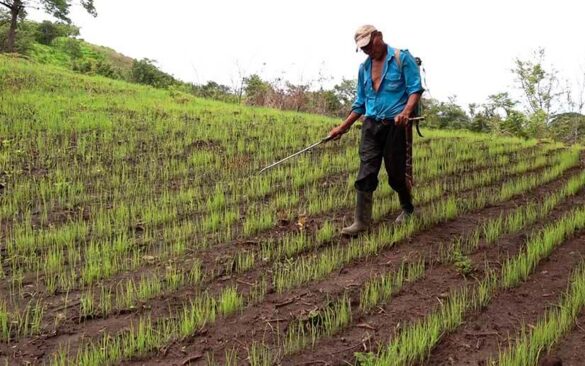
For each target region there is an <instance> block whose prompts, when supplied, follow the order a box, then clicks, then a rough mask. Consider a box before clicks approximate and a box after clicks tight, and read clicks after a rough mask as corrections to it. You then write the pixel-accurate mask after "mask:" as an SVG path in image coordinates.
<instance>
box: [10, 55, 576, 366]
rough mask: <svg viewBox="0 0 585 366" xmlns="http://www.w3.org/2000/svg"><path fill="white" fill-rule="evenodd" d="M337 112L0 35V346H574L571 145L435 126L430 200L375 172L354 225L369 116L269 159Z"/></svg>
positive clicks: (423, 150)
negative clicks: (346, 233)
mask: <svg viewBox="0 0 585 366" xmlns="http://www.w3.org/2000/svg"><path fill="white" fill-rule="evenodd" d="M43 52H44V53H43ZM84 52H88V53H89V52H92V51H87V50H86V51H84ZM43 55H44V56H43ZM37 56H38V57H39V58H42V57H45V58H46V59H47V60H51V62H49V63H51V64H54V63H55V62H53V61H52V60H57V61H58V62H62V63H65V62H66V61H67V60H66V59H65V58H63V57H62V56H60V55H59V54H55V53H52V51H50V50H46V49H45V50H42V49H40V50H38V53H37ZM58 62H57V63H58ZM338 122H339V121H337V120H334V119H329V118H325V117H321V116H316V115H309V114H299V113H286V112H282V111H275V110H269V109H262V108H250V107H243V106H240V105H233V104H223V103H220V102H214V101H209V100H204V99H199V98H195V97H193V96H191V95H188V94H184V93H180V92H177V91H172V90H171V91H169V90H162V89H155V88H150V87H145V86H139V85H136V84H129V83H125V82H122V81H117V80H112V79H108V78H104V77H100V76H87V75H81V74H78V73H73V72H69V71H67V70H65V69H64V68H62V67H58V66H53V65H46V64H40V63H37V62H33V61H30V60H25V59H22V58H18V57H7V56H3V55H0V229H1V231H0V263H1V266H0V288H1V291H2V294H4V295H3V296H2V298H1V299H0V363H3V362H2V361H4V363H7V364H19V363H21V364H25V363H32V364H48V365H70V364H71V365H73V364H75V365H103V364H118V363H121V362H123V361H124V363H125V364H126V363H127V364H152V365H160V364H191V363H193V364H194V363H197V362H199V363H204V362H206V363H207V364H211V365H214V364H228V365H235V364H243V363H249V364H252V365H268V364H275V363H276V364H281V363H282V364H291V365H298V364H306V363H308V362H311V361H314V360H323V362H324V363H330V364H342V363H344V362H350V363H354V362H356V361H357V360H359V361H360V362H362V363H364V364H386V365H387V364H397V365H407V364H413V363H416V362H421V361H423V360H429V359H430V361H433V362H435V363H443V362H450V361H448V360H452V359H455V360H457V361H456V362H459V361H461V362H462V363H471V362H472V361H473V363H476V361H478V362H479V361H481V362H488V361H489V360H495V359H500V360H502V363H505V362H507V363H506V364H514V363H513V359H514V357H522V356H523V355H526V354H528V353H529V352H532V353H530V356H529V357H531V358H530V360H531V361H530V362H528V363H536V361H534V360H537V359H538V357H540V356H541V353H540V352H541V351H542V350H544V349H546V350H548V349H552V348H551V347H552V345H553V344H554V342H561V345H562V338H561V337H562V335H563V334H567V333H568V334H570V332H571V324H573V323H574V320H575V319H577V318H578V317H579V316H580V311H581V310H582V309H583V305H584V304H585V296H583V293H584V292H583V290H582V289H583V288H585V286H584V284H585V276H584V275H583V274H584V273H585V271H584V270H583V268H585V267H583V266H584V263H583V261H582V259H581V258H583V255H585V248H583V245H582V240H584V231H583V230H584V228H585V210H584V208H585V191H584V189H583V188H584V187H585V173H583V168H584V167H583V163H582V161H581V159H582V158H583V154H582V152H581V150H580V149H579V148H570V149H569V148H566V147H565V146H563V145H562V144H558V143H542V142H539V141H535V140H522V139H516V138H495V137H493V136H490V135H480V134H472V133H468V132H458V131H455V132H449V131H435V130H427V129H424V130H423V131H424V133H425V138H422V139H421V138H418V137H417V138H416V140H415V146H416V147H415V157H414V178H415V181H416V187H415V191H414V196H415V202H416V205H417V216H416V217H415V218H414V219H413V220H411V221H408V222H407V223H405V224H400V225H397V224H393V223H392V221H393V219H394V217H395V216H396V215H397V213H398V212H399V203H398V200H397V197H396V196H395V194H394V193H393V192H392V191H391V189H390V188H389V187H388V185H387V184H386V175H385V173H382V174H381V175H380V186H379V188H378V190H377V191H376V193H375V205H374V223H373V225H372V228H371V230H370V232H369V233H368V234H367V235H364V236H362V237H359V238H355V239H348V238H343V237H341V236H340V234H339V231H340V229H341V227H342V226H343V225H344V224H348V223H349V222H350V221H351V219H352V216H353V206H354V189H353V180H354V179H355V175H356V173H357V169H358V164H359V159H358V154H357V149H358V141H359V133H360V130H359V126H356V128H354V129H352V131H350V132H349V133H348V134H347V135H345V136H344V137H343V138H342V139H341V140H340V141H335V142H331V143H328V144H325V145H322V146H319V147H318V148H317V149H315V150H314V151H313V152H311V153H307V154H305V155H303V156H300V157H298V158H296V159H294V160H291V161H288V162H286V163H285V164H282V165H281V166H279V167H278V168H275V169H272V170H269V171H267V172H265V174H257V172H258V170H259V169H260V168H262V167H263V166H265V165H267V164H269V163H271V162H273V161H275V160H278V159H280V158H282V157H284V156H286V155H288V154H290V153H292V152H295V151H297V150H299V149H301V148H303V147H305V146H307V145H309V144H311V143H313V142H315V141H318V140H319V139H320V138H322V137H324V136H325V135H326V134H327V133H328V131H329V130H330V128H331V127H332V126H334V125H335V124H337V123H338ZM563 248H565V249H563ZM549 257H551V258H552V260H546V259H547V258H549ZM547 273H552V275H550V276H547ZM569 284H572V285H571V287H568V285H569ZM565 290H566V291H565ZM543 298H546V299H547V302H545V301H543V300H542V299H543ZM548 301H550V302H552V303H553V304H559V305H558V306H557V307H553V308H554V309H557V308H558V309H560V310H558V312H554V311H551V310H549V307H547V304H548ZM565 309H568V310H565ZM555 311H556V310H555ZM561 312H562V313H561ZM492 314H496V315H497V314H499V315H498V316H499V317H496V316H493V315H492ZM506 314H513V315H515V318H514V319H513V320H510V318H507V317H506ZM482 316H483V318H482ZM474 319H479V320H478V321H477V322H474ZM486 319H487V320H486ZM490 324H495V327H496V328H487V327H488V326H490ZM526 324H529V325H530V328H528V327H527V326H526ZM534 324H537V325H536V326H535V327H534V326H533V325H534ZM527 329H530V331H527ZM532 329H534V331H535V332H537V331H538V332H544V333H546V330H547V329H556V330H557V331H556V332H555V333H554V334H552V333H551V332H548V333H547V337H542V336H540V334H541V333H535V335H534V334H532V333H531V332H532ZM494 332H495V334H496V335H500V337H493V341H489V342H485V343H481V344H482V346H481V347H479V348H478V347H471V348H465V349H462V347H457V346H450V345H452V344H455V345H458V344H460V342H458V340H459V339H462V338H466V337H469V336H470V334H471V336H473V335H476V339H474V340H473V345H475V344H480V343H479V342H480V341H479V339H483V338H482V337H485V334H490V335H491V334H494ZM500 333H501V334H500ZM508 337H512V339H513V342H510V341H509V338H508ZM531 337H533V338H534V339H536V340H537V341H538V342H536V343H535V342H531V341H530V339H532V338H531ZM490 339H491V338H490ZM516 340H517V343H516ZM476 342H477V343H476ZM482 342H483V341H482ZM530 344H536V345H537V346H538V347H537V348H535V349H530V350H529V351H524V349H525V347H529V346H527V345H530ZM356 345H357V346H356ZM356 352H360V353H359V354H356ZM579 352H583V351H582V350H579ZM518 355H519V356H518ZM527 357H528V356H527ZM518 359H521V358H518ZM462 360H463V361H462ZM522 360H525V359H522ZM533 361H534V362H533ZM518 362H519V363H516V364H522V362H524V361H518Z"/></svg>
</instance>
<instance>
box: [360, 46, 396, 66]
mask: <svg viewBox="0 0 585 366" xmlns="http://www.w3.org/2000/svg"><path fill="white" fill-rule="evenodd" d="M394 52H395V51H394V48H392V47H390V46H389V45H386V63H390V61H392V59H393V58H394ZM364 66H365V67H366V69H367V70H369V69H370V68H371V66H372V58H371V57H370V56H368V58H367V59H366V62H365V63H364Z"/></svg>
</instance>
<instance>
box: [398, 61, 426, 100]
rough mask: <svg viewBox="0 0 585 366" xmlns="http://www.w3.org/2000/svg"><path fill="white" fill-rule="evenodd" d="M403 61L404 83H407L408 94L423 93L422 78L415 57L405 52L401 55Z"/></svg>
mask: <svg viewBox="0 0 585 366" xmlns="http://www.w3.org/2000/svg"><path fill="white" fill-rule="evenodd" d="M401 58H402V59H401V61H402V65H404V66H403V72H404V81H405V83H406V93H407V94H408V95H412V94H415V93H422V92H423V91H424V89H423V87H422V82H421V78H420V71H419V69H418V65H417V64H416V61H415V60H414V57H412V55H411V54H410V52H408V51H403V52H402V54H401Z"/></svg>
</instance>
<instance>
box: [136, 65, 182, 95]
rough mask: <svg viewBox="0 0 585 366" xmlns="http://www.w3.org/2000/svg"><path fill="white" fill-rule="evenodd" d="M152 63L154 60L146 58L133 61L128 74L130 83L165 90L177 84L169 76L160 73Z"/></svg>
mask: <svg viewBox="0 0 585 366" xmlns="http://www.w3.org/2000/svg"><path fill="white" fill-rule="evenodd" d="M154 62H155V61H154V60H150V59H147V58H144V59H142V60H134V62H133V64H132V71H131V74H130V75H131V76H130V79H131V81H133V82H135V83H139V84H146V85H150V86H154V87H155V88H167V87H169V86H171V85H173V84H176V83H177V81H176V80H175V79H174V78H173V77H172V76H171V75H169V74H166V73H164V72H162V71H160V70H159V69H158V68H157V67H156V65H155V64H154Z"/></svg>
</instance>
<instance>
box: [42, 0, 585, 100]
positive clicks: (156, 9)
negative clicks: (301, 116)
mask: <svg viewBox="0 0 585 366" xmlns="http://www.w3.org/2000/svg"><path fill="white" fill-rule="evenodd" d="M95 6H96V8H97V11H98V17H97V18H93V17H91V16H89V15H87V14H86V13H84V12H83V11H81V10H80V8H79V7H77V8H74V10H73V11H72V20H73V22H74V23H75V24H76V25H78V26H80V27H81V38H83V39H85V40H86V41H88V42H91V43H95V44H99V45H103V46H108V47H111V48H113V49H115V50H117V51H119V52H121V53H123V54H125V55H128V56H130V57H133V58H144V57H146V58H150V59H154V60H156V61H157V62H158V66H159V67H160V68H161V69H162V70H164V71H165V72H168V73H170V74H173V75H174V76H175V77H177V78H179V79H181V80H184V81H189V82H195V83H205V82H206V81H208V80H213V81H217V82H219V83H222V84H226V85H228V86H235V85H236V80H238V79H239V75H240V73H242V72H243V73H246V74H250V73H259V74H260V75H261V76H262V77H263V78H264V79H269V80H271V79H274V78H276V77H279V76H280V77H283V78H284V79H286V80H290V81H292V82H301V81H303V82H307V81H315V82H314V83H313V85H314V86H319V82H318V81H317V80H318V79H319V75H320V74H322V75H324V76H326V77H329V78H332V80H331V81H330V82H328V83H325V84H324V86H325V87H330V86H331V85H333V84H332V83H335V82H338V81H340V80H341V78H342V77H345V78H356V76H357V69H358V66H359V64H360V62H362V61H363V59H364V57H365V56H364V54H363V53H361V52H360V53H357V54H356V53H355V46H354V41H353V34H354V31H355V29H356V28H357V27H358V26H360V25H362V24H373V25H375V26H376V27H378V29H380V30H381V31H382V32H383V33H384V38H385V40H386V42H387V43H389V44H390V45H392V46H395V47H400V48H408V49H409V50H410V51H411V53H412V54H414V55H415V56H419V57H421V58H422V59H423V65H424V66H425V68H426V75H427V76H426V77H427V81H428V87H429V89H430V91H431V95H432V96H433V97H434V98H438V99H440V100H446V99H447V97H448V96H452V95H456V96H457V101H458V103H459V104H460V105H462V106H466V105H467V103H470V102H478V103H481V102H484V101H485V100H486V98H487V96H488V95H490V94H494V93H497V92H501V91H510V90H512V89H513V76H512V74H511V72H510V69H511V68H512V67H513V61H514V59H515V58H517V57H520V58H523V59H525V58H527V57H529V56H530V55H531V52H532V51H533V50H534V49H536V48H537V47H544V48H545V49H546V53H547V60H548V62H549V63H550V64H553V65H554V66H555V68H556V69H557V70H559V72H560V74H561V76H562V77H564V78H566V79H570V80H573V81H574V80H577V79H579V78H580V77H581V78H582V75H583V73H584V72H585V38H584V37H583V36H584V35H585V31H584V30H583V16H584V14H585V2H583V1H582V0H556V1H550V0H549V1H544V0H532V1H529V0H490V1H470V0H467V1H465V0H443V1H436V0H435V1H432V0H417V1H401V2H397V1H388V0H385V1H378V0H375V1H352V2H350V1H345V0H337V1H329V0H321V1H319V0H312V1H308V0H296V1H278V0H272V1H269V0H247V1H242V0H239V1H238V0H207V1H197V0H192V1H187V0H163V1H160V0H157V1H154V0H95ZM31 16H32V18H33V19H37V20H39V19H42V18H43V17H42V16H41V15H39V14H38V13H31Z"/></svg>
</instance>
